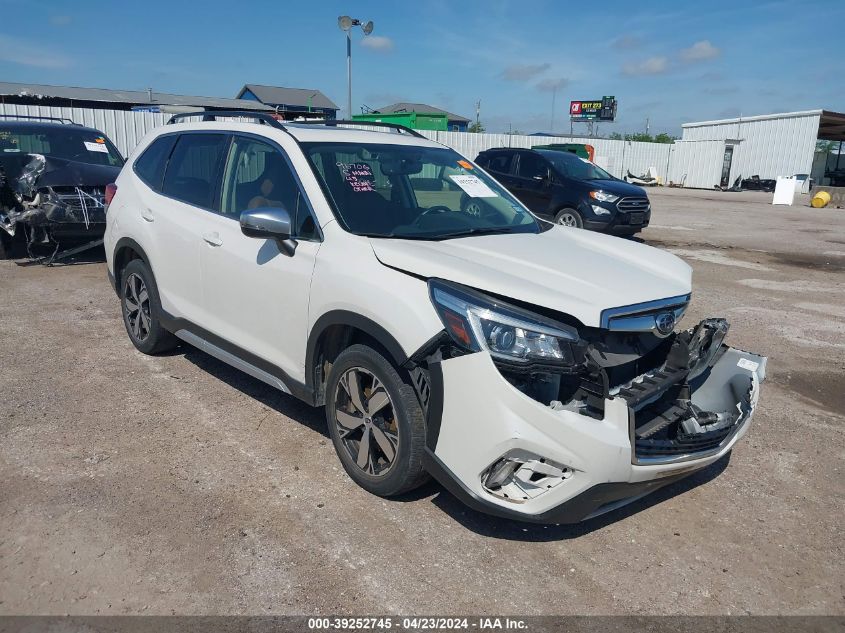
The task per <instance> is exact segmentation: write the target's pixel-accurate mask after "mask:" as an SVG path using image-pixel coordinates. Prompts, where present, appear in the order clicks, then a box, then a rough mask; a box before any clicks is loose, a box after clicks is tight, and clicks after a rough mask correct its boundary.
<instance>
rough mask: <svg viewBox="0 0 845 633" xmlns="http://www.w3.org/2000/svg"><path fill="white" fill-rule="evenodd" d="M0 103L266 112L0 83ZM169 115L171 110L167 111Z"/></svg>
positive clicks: (231, 103)
mask: <svg viewBox="0 0 845 633" xmlns="http://www.w3.org/2000/svg"><path fill="white" fill-rule="evenodd" d="M0 103H8V104H20V105H41V106H56V107H76V108H101V109H109V110H129V109H133V108H134V109H137V108H140V107H144V108H150V109H153V108H160V109H161V110H162V111H164V110H165V109H166V108H167V107H176V108H179V107H182V108H190V109H198V108H200V109H201V108H205V109H207V110H270V108H269V107H268V106H266V105H264V104H262V103H260V102H256V101H249V100H246V99H229V98H226V97H195V96H190V95H176V94H169V93H166V92H155V91H153V90H152V89H149V90H112V89H107V88H77V87H73V86H48V85H43V84H20V83H9V82H0ZM170 111H173V110H170Z"/></svg>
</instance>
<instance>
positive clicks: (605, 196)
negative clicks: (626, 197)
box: [590, 190, 619, 202]
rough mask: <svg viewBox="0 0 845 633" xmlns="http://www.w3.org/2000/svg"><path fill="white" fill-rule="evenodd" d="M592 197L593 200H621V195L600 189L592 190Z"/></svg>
mask: <svg viewBox="0 0 845 633" xmlns="http://www.w3.org/2000/svg"><path fill="white" fill-rule="evenodd" d="M590 197H591V198H592V199H593V200H598V201H599V202H616V201H617V200H619V196H614V195H613V194H612V193H607V192H606V191H602V190H598V191H591V192H590Z"/></svg>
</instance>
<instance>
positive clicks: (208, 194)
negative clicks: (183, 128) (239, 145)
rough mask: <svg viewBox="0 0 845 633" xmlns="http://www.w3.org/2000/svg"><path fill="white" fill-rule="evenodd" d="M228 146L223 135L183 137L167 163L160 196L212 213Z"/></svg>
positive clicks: (183, 135) (226, 137)
mask: <svg viewBox="0 0 845 633" xmlns="http://www.w3.org/2000/svg"><path fill="white" fill-rule="evenodd" d="M228 145H229V136H228V135H226V134H205V133H202V134H182V135H180V136H179V140H178V141H176V147H175V148H174V149H173V153H172V154H171V156H170V160H169V161H168V163H167V170H166V172H165V174H164V185H163V187H162V193H164V194H165V195H168V196H170V197H172V198H176V199H177V200H181V201H182V202H187V203H188V204H192V205H194V206H197V207H202V208H203V209H209V210H214V207H215V206H216V205H215V195H216V193H217V184H218V183H219V182H220V170H221V168H222V164H223V158H224V157H225V155H226V150H227V148H228Z"/></svg>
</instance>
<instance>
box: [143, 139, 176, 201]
mask: <svg viewBox="0 0 845 633" xmlns="http://www.w3.org/2000/svg"><path fill="white" fill-rule="evenodd" d="M175 143H176V135H175V134H170V135H168V136H159V137H158V138H157V139H156V140H154V141H153V142H152V143H150V146H149V147H147V149H145V150H144V153H143V154H141V155H140V156H139V157H138V159H137V160H136V161H135V173H136V174H138V177H139V178H140V179H141V180H143V181H144V183H146V185H147V186H148V187H150V188H151V189H153V190H154V191H158V192H161V181H162V180H163V179H164V168H165V167H166V166H167V159H168V158H170V152H171V151H172V150H173V145H174V144H175Z"/></svg>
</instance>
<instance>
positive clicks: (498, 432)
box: [427, 320, 766, 523]
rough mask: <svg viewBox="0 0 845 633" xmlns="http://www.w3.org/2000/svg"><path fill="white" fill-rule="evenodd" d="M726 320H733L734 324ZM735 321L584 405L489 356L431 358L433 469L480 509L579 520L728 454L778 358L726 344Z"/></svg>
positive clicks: (686, 336) (696, 334)
mask: <svg viewBox="0 0 845 633" xmlns="http://www.w3.org/2000/svg"><path fill="white" fill-rule="evenodd" d="M722 324H724V325H722ZM726 332H727V324H726V323H724V321H721V320H706V321H703V322H702V323H701V324H699V325H698V326H697V327H696V328H693V329H692V330H689V331H688V332H684V333H681V334H679V335H677V337H676V340H675V342H674V344H673V346H672V348H671V351H670V353H669V355H668V357H667V359H666V362H665V363H664V364H663V365H662V366H661V367H660V368H659V369H657V370H654V371H649V372H646V373H644V374H642V375H641V376H638V377H637V378H635V379H634V380H632V381H630V382H628V383H626V384H624V385H619V386H616V387H615V388H612V389H607V387H606V386H605V393H604V394H603V395H602V402H601V403H600V406H599V409H600V410H601V413H600V415H596V413H595V408H593V409H592V412H591V413H589V414H588V412H587V411H586V408H585V405H584V402H583V401H578V402H572V403H567V404H565V405H564V404H561V403H560V402H552V403H551V404H550V405H547V404H543V403H541V402H539V401H537V400H535V399H533V398H531V397H529V396H528V395H526V394H525V393H523V392H522V391H520V390H519V389H517V388H515V387H514V386H513V385H512V384H511V383H510V382H509V381H508V380H507V379H506V378H505V377H504V376H503V375H502V373H501V372H500V370H499V368H498V367H497V366H496V364H495V363H494V361H493V359H492V358H491V357H490V355H489V354H488V353H486V352H478V353H472V354H466V355H462V356H456V357H454V358H449V359H445V360H441V361H439V362H436V363H433V364H431V365H430V367H429V369H430V372H431V380H430V382H431V397H430V400H429V406H428V408H429V420H430V425H429V444H428V452H427V468H428V470H429V472H431V474H432V475H433V476H435V477H436V478H437V479H438V480H439V481H440V482H441V483H442V484H443V485H444V486H445V487H446V488H448V489H449V490H450V491H451V492H452V493H453V494H455V495H456V496H458V497H459V498H460V499H462V500H463V501H464V502H465V503H466V504H467V505H469V506H471V507H474V508H476V509H478V510H481V511H484V512H487V513H490V514H494V515H498V516H504V517H509V518H514V519H518V520H522V521H533V522H538V523H574V522H578V521H581V520H583V519H586V518H589V517H592V516H596V515H598V514H602V513H604V512H607V511H609V510H612V509H614V508H616V507H619V506H621V505H624V504H626V503H630V502H632V501H634V500H636V499H638V498H640V497H642V496H643V495H645V494H648V493H650V492H652V491H654V490H656V489H658V488H660V487H662V486H664V485H666V484H669V483H672V482H673V481H677V480H678V479H680V478H682V477H685V476H687V475H689V474H691V473H693V472H696V471H698V470H700V469H702V468H704V467H706V466H708V465H710V464H712V463H713V462H715V461H717V460H719V459H720V458H722V457H723V456H724V455H725V454H727V453H728V452H729V451H730V450H731V449H732V447H733V445H734V444H735V443H736V442H737V441H738V440H739V438H740V437H742V436H743V435H744V434H745V432H746V431H747V429H748V425H749V422H750V420H751V417H752V415H753V412H754V408H755V406H756V404H757V400H758V397H759V392H760V384H761V383H762V381H763V380H764V378H765V367H766V359H765V358H763V357H761V356H758V355H755V354H751V353H748V352H743V351H740V350H737V349H733V348H730V347H728V346H726V345H724V344H722V339H723V338H724V334H725V333H726Z"/></svg>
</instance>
